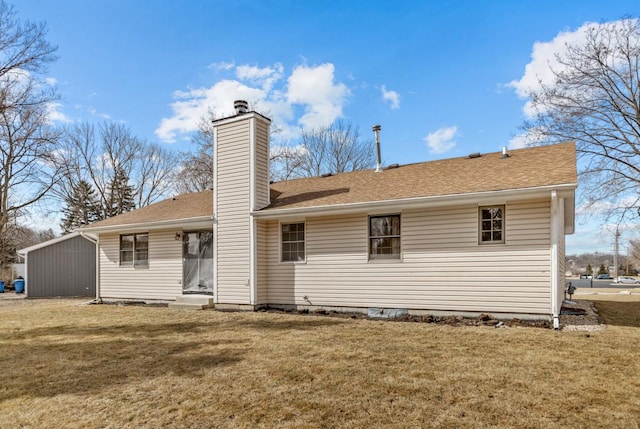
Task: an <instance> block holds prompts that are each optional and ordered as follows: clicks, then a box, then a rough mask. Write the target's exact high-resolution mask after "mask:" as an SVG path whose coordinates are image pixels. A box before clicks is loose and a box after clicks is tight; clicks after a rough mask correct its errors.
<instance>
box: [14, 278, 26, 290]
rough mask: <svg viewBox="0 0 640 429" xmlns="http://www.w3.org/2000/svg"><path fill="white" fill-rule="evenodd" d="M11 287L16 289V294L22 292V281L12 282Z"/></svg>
mask: <svg viewBox="0 0 640 429" xmlns="http://www.w3.org/2000/svg"><path fill="white" fill-rule="evenodd" d="M13 286H15V288H16V293H23V292H24V280H21V279H17V280H14V282H13Z"/></svg>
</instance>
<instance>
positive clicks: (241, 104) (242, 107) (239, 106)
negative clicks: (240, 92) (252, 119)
mask: <svg viewBox="0 0 640 429" xmlns="http://www.w3.org/2000/svg"><path fill="white" fill-rule="evenodd" d="M233 107H234V109H236V115H242V114H243V113H247V112H248V111H249V103H247V102H246V101H245V100H236V101H234V102H233Z"/></svg>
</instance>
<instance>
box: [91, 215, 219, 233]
mask: <svg viewBox="0 0 640 429" xmlns="http://www.w3.org/2000/svg"><path fill="white" fill-rule="evenodd" d="M208 222H213V216H199V217H192V218H187V219H169V220H160V221H155V222H137V223H129V224H117V225H105V226H95V227H91V226H87V227H84V228H82V229H81V231H80V232H81V233H82V232H85V233H86V232H92V233H101V232H113V231H122V232H126V231H130V230H132V231H133V230H144V231H150V230H154V229H162V228H165V227H176V226H185V225H186V226H191V225H192V224H197V223H208Z"/></svg>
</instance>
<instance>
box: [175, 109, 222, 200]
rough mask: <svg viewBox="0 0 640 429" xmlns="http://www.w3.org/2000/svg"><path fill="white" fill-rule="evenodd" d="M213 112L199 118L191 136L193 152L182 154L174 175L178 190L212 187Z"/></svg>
mask: <svg viewBox="0 0 640 429" xmlns="http://www.w3.org/2000/svg"><path fill="white" fill-rule="evenodd" d="M213 119H215V113H213V112H209V115H208V116H206V117H202V118H200V121H199V122H198V129H197V131H196V133H195V134H194V135H193V137H192V138H191V142H192V143H194V144H195V145H196V148H197V149H196V151H195V152H188V153H185V154H183V155H182V161H181V162H180V169H179V170H180V173H179V174H178V175H176V182H175V185H176V188H177V190H178V191H179V192H199V191H205V190H207V189H213V124H212V120H213Z"/></svg>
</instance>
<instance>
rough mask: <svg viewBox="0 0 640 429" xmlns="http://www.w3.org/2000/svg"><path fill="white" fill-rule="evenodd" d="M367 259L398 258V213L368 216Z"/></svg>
mask: <svg viewBox="0 0 640 429" xmlns="http://www.w3.org/2000/svg"><path fill="white" fill-rule="evenodd" d="M369 259H400V215H386V216H369Z"/></svg>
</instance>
